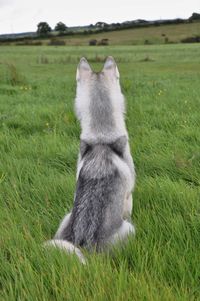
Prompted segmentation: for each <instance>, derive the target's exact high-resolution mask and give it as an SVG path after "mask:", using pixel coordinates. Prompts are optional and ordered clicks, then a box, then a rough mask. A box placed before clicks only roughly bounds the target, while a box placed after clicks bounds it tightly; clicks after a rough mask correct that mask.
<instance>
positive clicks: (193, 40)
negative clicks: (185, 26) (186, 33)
mask: <svg viewBox="0 0 200 301" xmlns="http://www.w3.org/2000/svg"><path fill="white" fill-rule="evenodd" d="M181 43H200V36H196V37H187V38H184V39H182V40H181Z"/></svg>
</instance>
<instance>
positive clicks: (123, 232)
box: [110, 220, 135, 244]
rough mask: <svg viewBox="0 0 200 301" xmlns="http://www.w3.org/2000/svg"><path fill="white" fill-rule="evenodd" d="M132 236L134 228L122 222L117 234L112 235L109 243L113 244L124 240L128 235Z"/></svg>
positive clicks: (126, 222)
mask: <svg viewBox="0 0 200 301" xmlns="http://www.w3.org/2000/svg"><path fill="white" fill-rule="evenodd" d="M134 234H135V227H134V226H133V225H132V224H131V223H129V222H128V221H126V220H124V221H123V223H122V225H121V227H120V228H119V229H118V230H117V232H116V233H115V234H114V235H112V237H111V239H110V243H111V244H115V243H117V242H119V241H122V240H125V239H126V238H127V237H128V236H129V235H134Z"/></svg>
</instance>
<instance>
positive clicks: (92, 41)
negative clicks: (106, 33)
mask: <svg viewBox="0 0 200 301" xmlns="http://www.w3.org/2000/svg"><path fill="white" fill-rule="evenodd" d="M96 45H97V40H95V39H93V40H90V41H89V46H96Z"/></svg>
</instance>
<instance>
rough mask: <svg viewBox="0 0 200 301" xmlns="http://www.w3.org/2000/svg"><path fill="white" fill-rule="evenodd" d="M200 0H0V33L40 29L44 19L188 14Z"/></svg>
mask: <svg viewBox="0 0 200 301" xmlns="http://www.w3.org/2000/svg"><path fill="white" fill-rule="evenodd" d="M193 12H198V13H199V12H200V0H97V1H96V0H82V1H81V0H70V1H67V0H53V1H52V0H34V1H33V0H0V34H3V33H18V32H26V31H36V30H37V24H38V23H39V22H41V21H45V22H47V23H49V25H50V26H51V27H52V28H54V26H55V25H56V23H58V22H59V21H62V22H63V23H65V24H66V25H67V26H75V25H88V24H91V23H93V24H95V23H96V22H98V21H104V22H107V23H112V22H123V21H128V20H135V19H146V20H155V19H167V18H169V19H171V18H188V17H189V16H190V15H191V14H192V13H193Z"/></svg>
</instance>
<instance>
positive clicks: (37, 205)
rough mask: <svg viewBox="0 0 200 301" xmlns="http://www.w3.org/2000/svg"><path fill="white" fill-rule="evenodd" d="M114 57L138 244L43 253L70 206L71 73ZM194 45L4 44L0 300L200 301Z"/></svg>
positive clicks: (0, 67)
mask: <svg viewBox="0 0 200 301" xmlns="http://www.w3.org/2000/svg"><path fill="white" fill-rule="evenodd" d="M82 55H85V56H87V58H88V59H89V60H90V61H91V62H92V65H93V67H94V69H95V70H100V68H101V67H102V61H103V60H104V58H105V56H106V55H113V56H114V57H115V58H116V60H117V61H118V65H119V69H120V72H121V84H122V89H123V92H124V94H125V96H126V99H127V119H126V122H127V127H128V131H129V135H130V145H131V151H132V154H133V158H134V161H135V165H136V172H137V182H136V189H135V191H134V194H133V197H134V207H133V221H134V223H135V225H136V229H137V232H136V237H135V238H134V239H130V241H129V242H128V244H127V245H126V246H124V248H123V249H116V250H115V251H114V253H113V254H112V255H110V256H109V255H106V254H100V255H95V254H94V255H88V254H86V256H87V258H88V265H87V266H82V265H80V264H79V262H78V260H77V259H76V257H74V256H66V255H65V254H63V253H61V252H59V251H55V250H48V251H45V250H44V249H43V248H42V247H41V244H42V242H43V241H45V240H47V239H50V238H52V237H53V235H54V233H55V231H56V229H57V227H58V224H59V222H60V220H61V219H62V217H63V216H64V213H65V212H66V211H69V209H70V208H71V206H72V203H73V194H74V189H75V172H76V160H77V155H78V148H79V134H80V127H79V123H78V122H77V120H76V118H75V115H74V112H73V103H74V96H75V71H76V65H77V62H78V60H79V58H80V57H81V56H82ZM199 79H200V48H199V46H198V45H166V46H137V47H133V46H132V47H131V46H129V47H128V46H119V47H105V48H102V47H74V48H73V47H68V48H66V47H59V48H56V47H39V48H37V47H35V48H34V47H27V48H26V47H2V48H1V52H0V154H1V155H0V201H1V208H0V220H1V225H0V230H1V255H0V258H1V263H0V266H1V295H0V300H2V301H4V300H5V301H16V300H20V301H26V300H27V301H44V300H45V301H51V300H52V301H55V300H59V301H61V300H63V301H65V300H102V301H104V300H117V301H121V300H135V301H139V300H142V301H143V300H147V301H149V300H152V301H157V300H159V301H165V300H166V301H171V300H172V301H174V300H181V301H182V300H185V301H188V300H190V301H193V300H200V286H199V280H200V268H199V263H200V252H199V247H200V236H199V233H200V205H199V204H200V130H199V128H200V115H199V108H200V97H199V95H200V84H199Z"/></svg>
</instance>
